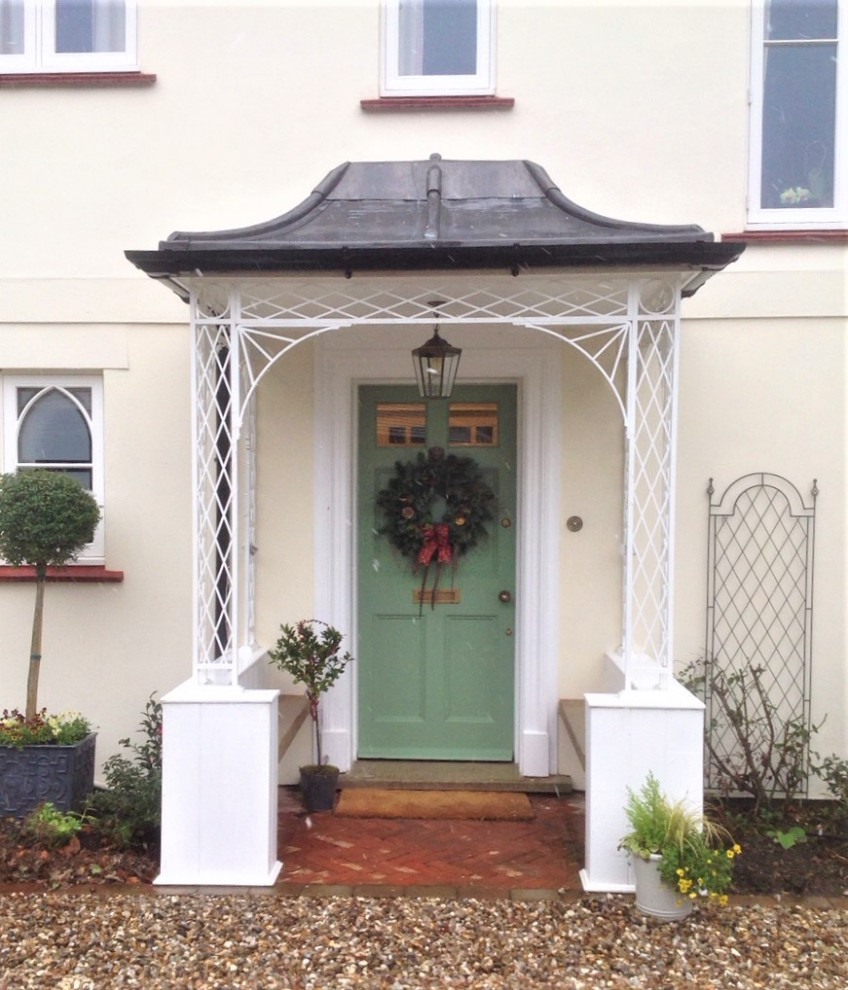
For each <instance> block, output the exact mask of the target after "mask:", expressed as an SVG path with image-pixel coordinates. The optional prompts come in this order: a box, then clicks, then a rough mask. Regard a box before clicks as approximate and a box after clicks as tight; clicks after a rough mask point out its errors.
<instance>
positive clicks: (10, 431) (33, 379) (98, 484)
mask: <svg viewBox="0 0 848 990" xmlns="http://www.w3.org/2000/svg"><path fill="white" fill-rule="evenodd" d="M0 387H2V392H3V457H2V463H3V471H4V472H8V473H11V472H14V471H17V469H18V426H19V425H20V424H19V418H18V408H17V390H18V389H19V388H38V389H48V388H56V389H60V390H61V389H69V388H90V389H91V414H90V415H89V414H88V413H86V412H85V411H84V410H80V412H82V413H83V415H84V416H85V419H86V421H87V423H88V427H89V430H90V433H91V493H92V495H93V496H94V497H95V499H97V504H98V505H99V506H100V509H101V519H100V522H99V523H98V524H97V529H96V530H95V532H94V539H93V540H92V541H91V543H89V544H88V546H87V547H86V548H85V550H84V551H83V552H82V553H81V554H80V555H79V557H78V558H77V563H80V564H102V563H105V547H104V544H105V536H104V524H103V516H102V512H103V506H104V503H105V481H104V474H105V471H104V458H105V451H104V445H103V378H102V377H101V376H100V375H73V374H68V375H55V374H54V375H0ZM70 398H71V400H72V401H74V402H75V403H76V400H74V399H73V397H70Z"/></svg>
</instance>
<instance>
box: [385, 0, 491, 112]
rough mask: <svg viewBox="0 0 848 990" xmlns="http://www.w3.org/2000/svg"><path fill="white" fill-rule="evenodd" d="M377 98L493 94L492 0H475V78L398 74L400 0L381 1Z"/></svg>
mask: <svg viewBox="0 0 848 990" xmlns="http://www.w3.org/2000/svg"><path fill="white" fill-rule="evenodd" d="M382 24H383V32H382V33H383V39H382V40H383V44H382V49H383V59H382V62H383V64H382V72H381V78H380V95H381V96H491V95H492V94H493V93H494V92H495V0H477V72H476V74H475V75H473V76H472V75H464V76H435V75H420V76H411V75H403V76H402V75H401V74H400V59H399V55H400V0H383V18H382Z"/></svg>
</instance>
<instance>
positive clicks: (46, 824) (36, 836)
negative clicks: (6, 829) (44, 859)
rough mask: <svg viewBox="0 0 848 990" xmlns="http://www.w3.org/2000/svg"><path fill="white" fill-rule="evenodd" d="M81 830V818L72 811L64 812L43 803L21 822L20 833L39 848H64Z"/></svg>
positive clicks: (52, 805)
mask: <svg viewBox="0 0 848 990" xmlns="http://www.w3.org/2000/svg"><path fill="white" fill-rule="evenodd" d="M81 828H82V818H81V816H80V815H76V814H74V813H73V812H72V811H69V812H64V811H59V809H58V808H57V807H56V806H55V805H54V804H51V803H50V801H45V802H44V803H43V804H40V805H39V806H38V807H37V808H34V809H33V810H32V811H31V812H30V813H29V814H28V815H27V816H26V818H24V820H23V821H22V822H21V833H22V835H23V836H24V837H25V838H27V839H31V840H32V841H33V842H36V843H38V844H39V845H41V846H46V847H48V848H53V847H54V846H64V845H65V843H66V842H68V841H70V839H72V838H73V837H74V836H75V835H76V834H77V832H79V830H80V829H81Z"/></svg>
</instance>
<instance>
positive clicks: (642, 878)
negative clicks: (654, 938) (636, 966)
mask: <svg viewBox="0 0 848 990" xmlns="http://www.w3.org/2000/svg"><path fill="white" fill-rule="evenodd" d="M624 810H625V814H626V815H627V820H628V822H629V823H630V829H631V831H630V832H628V833H627V835H625V836H624V837H623V838H622V839H621V842H620V843H619V848H620V849H626V850H627V851H628V852H629V853H630V854H631V865H632V867H633V875H634V879H635V882H636V907H637V908H638V909H639V910H640V911H641V912H642V913H643V914H648V915H651V916H653V917H655V918H659V919H661V920H664V921H672V920H675V919H679V918H685V917H686V915H688V914H689V912H690V911H691V910H692V907H693V905H694V902H695V901H696V900H697V899H698V898H699V897H707V898H708V899H709V900H710V901H714V902H717V903H720V904H724V903H726V902H727V890H728V889H729V887H730V883H731V879H732V875H733V861H734V858H735V857H736V856H737V855H739V853H740V852H741V851H742V850H741V848H740V847H739V846H738V845H737V844H736V843H734V842H733V840H732V838H731V836H730V835H729V834H728V833H727V831H726V830H725V829H724V828H722V827H721V826H720V825H717V824H716V823H715V822H713V821H711V820H710V819H709V818H708V817H707V816H705V815H703V814H701V813H700V812H699V811H696V810H694V809H692V808H690V807H688V806H687V804H686V803H685V801H682V800H681V801H674V802H672V801H669V800H668V798H667V797H666V796H665V795H664V794H663V793H662V792H661V790H660V785H659V782H658V781H657V779H656V777H654V775H653V774H652V773H649V774H648V777H647V780H646V781H645V783H644V784H643V786H642V789H641V790H640V791H639V792H638V793H634V792H633V791H631V790H629V789H628V800H627V804H626V805H625V809H624Z"/></svg>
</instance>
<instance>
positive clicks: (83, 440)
mask: <svg viewBox="0 0 848 990" xmlns="http://www.w3.org/2000/svg"><path fill="white" fill-rule="evenodd" d="M18 460H19V461H20V462H21V463H22V464H43V463H48V464H57V463H58V464H75V463H76V464H90V463H91V433H90V432H89V429H88V423H86V421H85V417H84V416H83V414H82V412H81V411H80V409H79V407H78V406H77V405H76V403H74V402H72V401H71V399H70V398H68V396H67V395H64V394H63V393H62V392H59V391H57V390H56V389H50V390H49V391H46V392H44V393H43V395H42V396H41V398H40V399H37V400H36V402H35V405H34V406H32V407H31V408H30V410H29V411H28V412H27V414H26V417H25V418H24V420H23V422H22V423H21V426H20V430H19V432H18Z"/></svg>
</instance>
